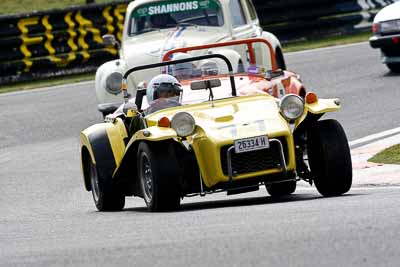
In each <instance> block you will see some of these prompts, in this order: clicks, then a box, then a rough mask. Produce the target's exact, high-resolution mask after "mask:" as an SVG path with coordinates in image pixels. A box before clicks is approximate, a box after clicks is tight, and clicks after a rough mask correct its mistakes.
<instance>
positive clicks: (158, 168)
mask: <svg viewBox="0 0 400 267" xmlns="http://www.w3.org/2000/svg"><path fill="white" fill-rule="evenodd" d="M163 144H164V145H165V146H163V147H161V146H159V145H157V144H152V146H150V145H149V144H147V143H145V142H142V143H140V144H139V147H138V156H137V164H138V168H137V170H138V177H139V180H140V188H141V190H142V195H143V198H144V201H145V203H146V205H147V208H148V209H149V210H150V211H156V212H157V211H168V210H176V209H178V208H179V205H180V197H181V195H180V190H179V188H180V186H179V172H178V168H179V167H178V164H177V160H176V156H175V153H173V151H171V150H172V149H173V148H172V146H171V145H168V144H166V143H163Z"/></svg>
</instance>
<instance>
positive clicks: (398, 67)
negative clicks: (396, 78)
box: [386, 63, 400, 73]
mask: <svg viewBox="0 0 400 267" xmlns="http://www.w3.org/2000/svg"><path fill="white" fill-rule="evenodd" d="M386 66H387V67H388V68H389V69H390V70H391V71H392V72H395V73H400V63H388V64H386Z"/></svg>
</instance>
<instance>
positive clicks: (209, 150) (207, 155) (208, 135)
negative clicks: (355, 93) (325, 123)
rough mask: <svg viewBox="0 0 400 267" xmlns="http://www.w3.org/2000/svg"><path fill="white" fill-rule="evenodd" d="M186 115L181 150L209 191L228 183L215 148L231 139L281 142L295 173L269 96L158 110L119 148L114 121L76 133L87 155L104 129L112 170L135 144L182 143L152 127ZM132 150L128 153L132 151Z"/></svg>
mask: <svg viewBox="0 0 400 267" xmlns="http://www.w3.org/2000/svg"><path fill="white" fill-rule="evenodd" d="M334 100H335V99H320V100H319V101H318V102H317V103H314V104H311V105H308V104H306V106H305V112H304V115H303V116H302V117H301V118H300V119H298V120H297V121H296V123H295V126H296V127H297V126H298V125H299V124H300V123H301V122H302V121H303V120H304V119H305V118H306V116H307V114H308V113H313V114H321V113H325V112H331V111H336V110H338V109H339V108H340V105H336V104H335V102H334ZM182 111H184V112H188V113H190V114H191V115H192V116H193V117H194V119H195V122H196V130H195V132H194V134H193V135H191V136H189V137H187V139H186V140H185V145H186V146H188V145H190V146H191V147H192V148H193V151H194V153H195V156H196V159H197V162H198V165H199V167H200V171H201V175H202V177H203V181H204V184H205V185H206V186H207V187H212V186H214V185H216V184H218V183H220V182H226V181H228V180H229V178H228V176H227V175H224V174H223V171H222V167H221V159H220V150H221V147H223V146H225V145H233V143H234V141H235V140H238V139H242V138H248V137H254V136H261V135H267V136H268V137H269V139H272V138H275V137H281V138H282V137H283V138H285V139H286V142H287V147H288V158H289V160H288V162H287V169H288V170H289V171H291V170H295V169H296V162H295V148H294V140H293V135H292V131H291V129H290V125H289V123H288V122H287V121H286V120H285V119H284V118H283V117H282V116H281V115H280V113H279V107H278V104H277V100H276V98H274V97H272V96H270V95H265V94H262V95H253V96H242V97H235V98H228V99H222V100H217V101H215V102H214V103H211V102H204V103H199V104H192V105H185V106H179V107H174V108H168V109H164V110H161V111H158V112H155V113H153V114H151V115H148V116H147V117H146V118H145V120H146V123H147V126H148V127H147V128H146V129H143V130H140V131H138V132H136V133H135V134H134V135H133V136H132V137H131V138H130V141H129V142H128V144H127V146H125V143H124V138H126V137H127V132H126V130H125V126H124V123H123V121H122V120H121V119H117V120H116V121H115V122H114V123H102V124H96V125H93V126H91V127H89V128H88V129H86V130H84V131H83V132H82V134H81V143H82V145H83V146H86V147H87V148H88V150H89V152H90V153H91V157H92V161H93V162H94V157H93V151H92V149H91V147H90V143H89V140H88V136H89V135H90V134H91V133H93V132H95V131H98V130H101V129H106V131H107V135H108V138H109V141H110V144H111V147H112V151H113V153H114V158H115V163H116V166H117V168H116V170H115V171H114V174H115V173H116V171H117V170H118V167H119V166H120V164H121V161H122V159H123V157H124V154H125V153H126V152H127V151H128V150H130V149H131V148H132V147H135V146H133V145H134V144H136V143H137V142H139V141H149V142H157V141H162V140H175V141H176V142H182V139H181V138H180V137H178V136H177V134H176V132H175V131H174V130H173V129H172V128H165V127H158V126H157V122H158V120H159V119H160V118H162V117H168V118H169V119H170V120H171V119H172V117H173V115H174V114H176V113H177V112H182ZM132 149H134V148H132ZM279 172H281V170H280V169H270V170H265V171H259V172H254V173H247V174H243V175H238V176H235V177H234V179H235V180H239V179H246V178H250V177H257V176H262V175H268V174H273V173H279Z"/></svg>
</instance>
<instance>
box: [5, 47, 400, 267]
mask: <svg viewBox="0 0 400 267" xmlns="http://www.w3.org/2000/svg"><path fill="white" fill-rule="evenodd" d="M287 62H288V66H289V67H290V69H293V70H296V71H297V72H298V73H300V74H301V75H302V79H303V80H304V82H305V84H306V85H307V87H308V88H309V89H313V90H315V91H316V92H317V93H318V94H319V95H320V97H340V98H341V99H342V102H343V110H342V111H341V112H340V113H337V114H335V116H331V117H335V118H337V119H339V120H340V121H341V122H342V124H343V125H344V127H345V129H346V131H347V134H348V137H349V140H354V139H357V138H361V137H364V136H366V135H370V134H373V133H376V132H380V131H383V130H387V129H391V128H395V127H398V126H399V125H400V117H399V116H398V114H399V113H400V106H399V103H400V100H399V99H400V90H399V85H398V84H399V80H400V76H396V75H392V74H389V72H388V71H387V70H386V68H385V66H383V65H381V64H380V63H379V53H378V52H377V51H375V50H372V49H370V48H369V47H368V45H367V44H361V45H355V46H349V47H345V48H334V49H327V50H318V51H314V52H307V53H294V54H290V55H288V56H287ZM95 106H96V101H95V95H94V91H93V84H92V83H85V84H83V85H82V84H80V85H71V86H62V87H57V88H52V89H49V90H47V89H46V90H37V91H29V92H21V93H12V94H5V95H0V125H1V128H0V266H54V265H56V266H60V265H69V266H79V265H80V266H110V265H120V266H188V265H190V266H398V263H399V261H400V241H399V240H400V233H399V231H398V229H399V218H400V209H399V207H400V198H399V190H400V188H398V187H379V188H353V189H352V190H351V192H350V193H349V194H347V195H346V196H343V197H337V198H321V197H320V196H319V195H318V193H317V192H316V190H315V189H314V188H300V189H299V190H298V191H296V195H294V196H293V197H291V198H287V199H282V200H280V201H274V200H272V199H271V198H269V197H267V193H266V191H265V189H264V188H261V190H260V191H258V192H255V193H249V194H243V195H238V196H235V197H233V196H231V197H227V196H226V195H225V194H216V195H212V196H208V197H206V198H192V199H185V200H184V202H183V203H184V204H183V207H182V210H181V211H179V212H174V213H158V214H155V213H148V212H147V211H146V209H145V208H144V203H143V201H142V200H141V199H136V198H135V199H132V198H130V199H128V200H127V204H126V208H125V210H124V211H123V212H118V213H99V212H96V211H95V207H94V205H93V203H92V199H91V195H90V193H87V192H85V191H84V190H83V187H82V178H81V174H80V166H79V145H78V135H79V132H80V130H82V129H83V128H85V127H87V126H89V125H91V124H93V123H95V122H98V121H99V120H100V118H101V117H100V115H99V114H98V113H97V112H96V110H95Z"/></svg>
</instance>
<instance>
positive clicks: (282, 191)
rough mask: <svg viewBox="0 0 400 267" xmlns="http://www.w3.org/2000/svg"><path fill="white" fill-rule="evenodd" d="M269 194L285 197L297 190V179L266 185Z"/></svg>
mask: <svg viewBox="0 0 400 267" xmlns="http://www.w3.org/2000/svg"><path fill="white" fill-rule="evenodd" d="M265 187H266V188H267V192H268V194H270V196H271V197H283V196H288V195H291V194H292V193H293V192H294V191H296V181H288V182H283V183H278V184H271V185H266V186H265Z"/></svg>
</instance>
